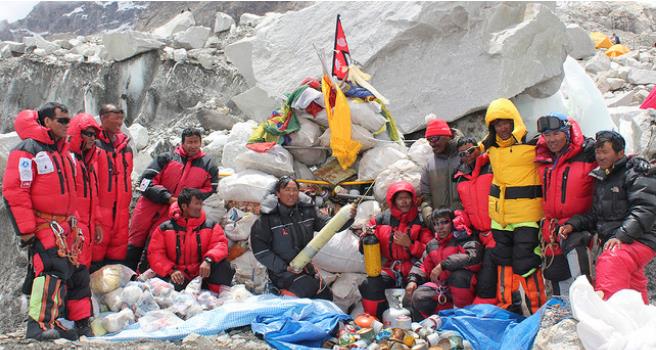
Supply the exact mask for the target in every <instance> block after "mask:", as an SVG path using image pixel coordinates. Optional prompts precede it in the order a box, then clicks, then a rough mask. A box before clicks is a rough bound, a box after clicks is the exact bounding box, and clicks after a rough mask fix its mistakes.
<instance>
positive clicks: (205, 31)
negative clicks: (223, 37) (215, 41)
mask: <svg viewBox="0 0 656 350" xmlns="http://www.w3.org/2000/svg"><path fill="white" fill-rule="evenodd" d="M210 32H211V29H210V28H208V27H202V26H195V27H190V28H187V30H185V31H184V32H179V33H176V34H175V35H173V39H174V40H175V41H176V43H178V45H180V46H181V47H183V48H186V49H200V48H202V47H203V46H205V41H207V38H208V37H209V35H210Z"/></svg>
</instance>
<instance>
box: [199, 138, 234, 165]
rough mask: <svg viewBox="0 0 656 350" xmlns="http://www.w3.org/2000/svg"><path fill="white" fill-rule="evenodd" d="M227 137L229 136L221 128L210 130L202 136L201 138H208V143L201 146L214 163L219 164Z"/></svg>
mask: <svg viewBox="0 0 656 350" xmlns="http://www.w3.org/2000/svg"><path fill="white" fill-rule="evenodd" d="M228 138H229V136H228V135H227V134H226V133H225V131H223V130H220V131H214V132H212V133H211V134H209V135H208V136H206V137H204V138H203V140H209V143H207V145H206V146H205V147H203V152H205V154H206V155H207V156H208V157H209V158H210V159H212V160H214V162H216V164H220V163H221V159H222V156H223V147H224V146H225V144H226V143H227V142H228Z"/></svg>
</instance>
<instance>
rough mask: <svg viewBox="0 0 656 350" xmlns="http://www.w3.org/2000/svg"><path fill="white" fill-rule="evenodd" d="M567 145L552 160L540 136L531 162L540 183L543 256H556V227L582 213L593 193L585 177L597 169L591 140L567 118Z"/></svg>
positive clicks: (589, 203) (591, 184)
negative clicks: (559, 154)
mask: <svg viewBox="0 0 656 350" xmlns="http://www.w3.org/2000/svg"><path fill="white" fill-rule="evenodd" d="M569 123H570V125H571V126H570V140H571V141H570V144H569V145H568V146H566V147H568V149H567V151H566V152H565V153H564V154H563V155H562V156H561V157H560V158H557V159H556V158H554V156H553V154H552V153H551V152H550V151H549V149H548V148H547V144H546V141H545V139H544V137H543V136H540V138H539V139H538V143H537V146H536V157H535V161H536V162H537V163H538V165H539V169H538V170H539V172H540V179H541V181H542V193H543V197H542V198H543V209H544V218H545V220H544V223H543V227H542V236H543V238H544V241H545V243H546V244H547V249H546V251H545V252H544V253H545V254H546V255H547V256H553V255H560V254H562V251H561V249H560V245H558V244H549V243H555V240H557V239H558V237H557V233H556V234H554V230H555V229H556V225H563V224H565V222H567V220H569V218H571V217H572V216H574V215H577V214H583V213H585V212H587V211H588V209H590V207H591V205H592V196H593V194H594V178H593V177H592V176H588V174H589V173H590V172H591V171H592V169H594V168H596V167H597V162H596V161H595V157H594V141H593V140H592V139H586V138H585V137H584V136H583V133H582V132H581V128H580V127H579V124H578V123H577V122H576V121H575V120H574V119H571V118H569Z"/></svg>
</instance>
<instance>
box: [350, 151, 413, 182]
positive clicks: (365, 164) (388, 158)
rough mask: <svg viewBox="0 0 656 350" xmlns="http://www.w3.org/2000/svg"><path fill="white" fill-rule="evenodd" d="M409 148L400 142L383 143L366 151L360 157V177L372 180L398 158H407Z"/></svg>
mask: <svg viewBox="0 0 656 350" xmlns="http://www.w3.org/2000/svg"><path fill="white" fill-rule="evenodd" d="M407 157H408V150H407V149H406V148H405V146H401V145H399V144H398V143H390V144H382V145H379V146H376V147H374V148H372V149H370V150H368V151H367V152H365V153H364V155H363V156H362V159H360V166H359V168H358V179H360V180H372V179H375V178H376V176H378V174H380V173H381V172H382V171H383V170H385V169H387V168H388V167H389V166H390V164H393V163H394V162H396V161H397V160H400V159H406V158H407Z"/></svg>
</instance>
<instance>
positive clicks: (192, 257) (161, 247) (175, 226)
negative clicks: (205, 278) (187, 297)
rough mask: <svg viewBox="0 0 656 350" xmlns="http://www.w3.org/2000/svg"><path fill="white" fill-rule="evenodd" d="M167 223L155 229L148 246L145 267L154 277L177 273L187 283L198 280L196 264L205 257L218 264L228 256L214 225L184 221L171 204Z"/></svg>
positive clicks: (225, 243) (202, 219) (224, 241)
mask: <svg viewBox="0 0 656 350" xmlns="http://www.w3.org/2000/svg"><path fill="white" fill-rule="evenodd" d="M169 217H170V220H169V221H166V222H164V223H163V224H161V225H160V226H159V227H157V228H156V229H155V231H154V232H153V235H152V237H151V239H150V244H149V245H148V263H149V264H150V267H151V268H152V269H153V271H155V273H157V275H159V276H162V277H166V276H169V275H170V274H171V272H173V270H178V271H180V272H182V273H183V274H185V278H186V279H187V280H191V279H193V278H195V277H196V276H198V273H199V272H198V271H199V268H200V264H201V263H202V262H203V259H205V258H207V257H209V258H210V259H212V261H213V262H220V261H221V260H223V259H225V258H226V257H227V256H228V240H227V239H226V238H225V235H224V234H223V229H222V228H221V226H220V225H219V224H218V223H214V222H212V221H207V220H206V219H205V211H201V216H200V217H199V218H190V219H185V218H183V217H182V212H181V211H180V208H179V207H178V204H177V203H173V204H171V208H170V210H169Z"/></svg>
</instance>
